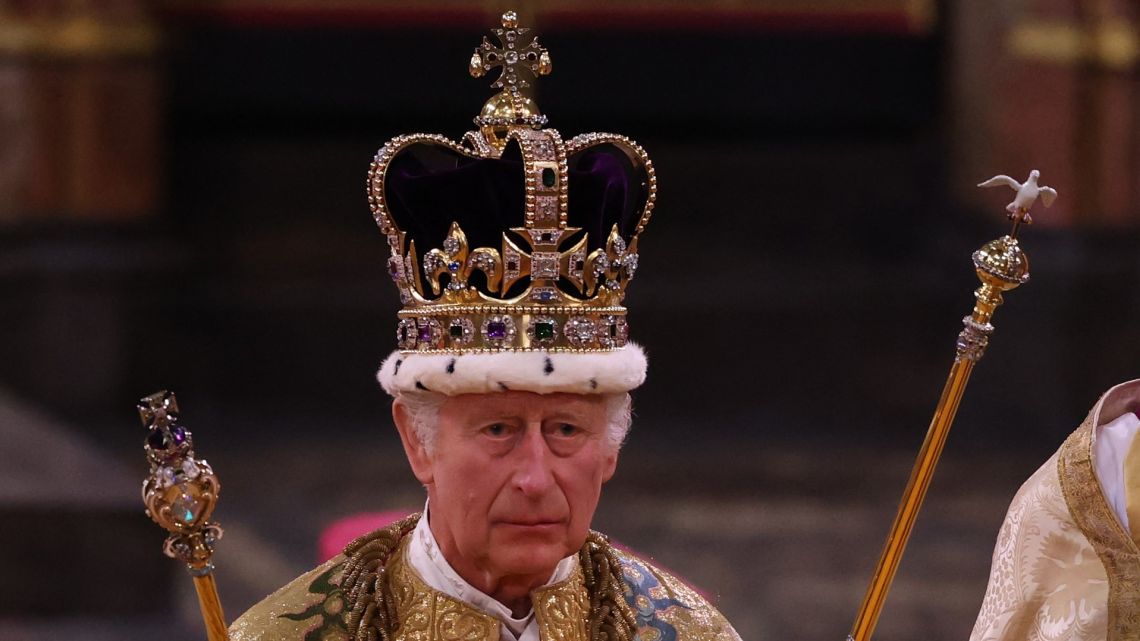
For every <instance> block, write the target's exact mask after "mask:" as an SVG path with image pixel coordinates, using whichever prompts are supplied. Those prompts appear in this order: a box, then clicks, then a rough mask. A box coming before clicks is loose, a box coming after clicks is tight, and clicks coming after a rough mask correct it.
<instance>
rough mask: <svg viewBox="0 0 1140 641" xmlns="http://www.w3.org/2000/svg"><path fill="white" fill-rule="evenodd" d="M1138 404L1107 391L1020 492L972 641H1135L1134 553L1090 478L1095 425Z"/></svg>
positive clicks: (1133, 392)
mask: <svg viewBox="0 0 1140 641" xmlns="http://www.w3.org/2000/svg"><path fill="white" fill-rule="evenodd" d="M1138 406H1140V381H1132V382H1129V383H1124V384H1122V385H1118V386H1116V387H1114V388H1112V389H1110V390H1109V391H1108V392H1107V393H1106V394H1105V395H1104V396H1102V397H1101V399H1100V400H1099V401H1098V402H1097V404H1096V405H1095V406H1094V407H1093V409H1092V411H1091V412H1090V413H1089V416H1088V418H1086V419H1085V421H1084V423H1082V424H1081V426H1080V427H1079V428H1077V430H1076V431H1075V432H1073V433H1072V435H1070V436H1069V438H1068V439H1067V440H1066V441H1065V442H1064V444H1063V445H1061V448H1060V449H1059V450H1058V451H1057V453H1056V454H1054V455H1053V456H1052V458H1050V459H1049V460H1048V461H1047V462H1046V463H1045V465H1043V466H1042V467H1041V468H1040V469H1039V470H1037V472H1036V473H1034V474H1033V476H1031V477H1030V478H1029V480H1028V481H1026V482H1025V484H1024V485H1023V486H1022V487H1021V489H1020V490H1019V491H1018V492H1017V495H1016V496H1015V497H1014V499H1013V502H1012V504H1011V505H1010V508H1009V512H1008V513H1007V515H1006V518H1005V522H1004V523H1003V524H1002V527H1001V530H1000V531H999V533H998V539H997V545H996V546H995V548H994V554H993V566H992V568H991V570H990V580H989V586H988V588H987V590H986V596H985V599H984V600H983V602H982V608H981V611H980V612H979V614H978V620H977V622H976V623H975V624H974V631H973V634H972V635H971V636H970V640H971V641H1086V640H1088V641H1092V640H1094V639H1095V640H1097V641H1123V640H1125V639H1129V640H1135V639H1140V549H1138V548H1137V545H1136V542H1135V541H1133V539H1132V537H1131V535H1130V534H1129V533H1128V532H1127V531H1126V530H1125V529H1124V527H1123V526H1122V525H1121V523H1120V521H1119V519H1117V517H1116V515H1115V513H1114V512H1113V511H1112V508H1111V507H1110V506H1109V503H1108V501H1107V500H1106V498H1105V494H1104V491H1103V489H1102V487H1101V485H1100V482H1099V481H1098V479H1097V476H1096V472H1095V465H1094V458H1093V444H1094V441H1095V439H1096V428H1097V426H1099V425H1104V424H1106V423H1109V422H1110V421H1112V420H1114V419H1116V418H1117V417H1119V416H1121V415H1122V414H1124V413H1125V412H1127V411H1131V410H1132V409H1133V408H1136V407H1138Z"/></svg>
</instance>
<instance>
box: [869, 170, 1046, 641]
mask: <svg viewBox="0 0 1140 641" xmlns="http://www.w3.org/2000/svg"><path fill="white" fill-rule="evenodd" d="M1037 173H1038V172H1036V171H1034V172H1033V173H1031V175H1030V180H1028V181H1026V185H1029V184H1030V183H1032V188H1033V190H1034V192H1033V193H1032V197H1025V196H1023V193H1024V192H1025V190H1026V185H1022V184H1021V183H1017V182H1016V181H1014V180H1013V179H1010V178H1008V177H1006V176H999V177H996V178H993V179H990V180H989V181H986V182H984V183H982V184H981V185H979V186H982V187H990V186H994V184H1004V185H1009V186H1011V187H1013V185H1017V186H1016V187H1014V189H1020V190H1021V191H1019V195H1018V198H1017V199H1015V200H1014V202H1012V203H1010V205H1009V207H1007V208H1006V209H1007V211H1009V218H1010V219H1011V220H1012V221H1013V229H1012V230H1011V231H1010V233H1009V234H1008V235H1006V236H1002V237H1001V238H998V239H997V240H994V241H991V242H989V243H987V244H985V245H984V246H983V247H982V248H981V249H979V250H978V251H976V252H974V254H973V261H974V269H975V271H976V272H977V275H978V279H979V280H981V281H982V286H981V287H979V288H978V289H977V290H975V291H974V298H975V299H976V302H975V303H974V310H973V312H971V314H970V315H969V316H967V317H965V318H964V319H962V324H963V325H964V326H965V327H964V328H963V329H962V332H961V333H960V334H959V335H958V343H957V353H956V356H955V358H954V364H953V365H952V366H951V367H950V375H949V376H948V377H947V379H946V385H945V387H943V388H942V397H941V398H939V399H938V406H937V407H936V408H935V410H934V418H933V419H931V421H930V428H929V429H928V430H927V432H926V439H925V440H923V442H922V447H921V448H920V449H919V451H918V457H917V459H916V460H915V462H914V468H913V469H912V470H911V473H910V480H908V481H907V484H906V489H905V490H904V491H903V495H902V500H901V501H900V502H899V509H898V513H897V514H896V515H895V521H894V524H893V525H892V526H891V530H890V533H888V534H887V540H886V543H885V544H884V545H883V552H882V555H881V556H880V557H879V564H878V565H877V566H876V567H875V573H874V574H873V575H872V576H871V583H870V585H868V586H867V594H866V596H864V597H863V605H862V606H860V608H859V614H858V616H857V617H856V618H855V624H854V625H853V626H852V627H851V634H850V635H848V637H847V639H848V641H869V640H870V638H871V635H872V634H873V633H874V632H875V624H876V623H878V621H879V615H880V614H881V613H882V610H883V604H884V602H885V601H886V599H887V592H888V591H889V590H890V588H891V582H892V581H893V580H894V578H895V572H896V571H898V568H899V562H900V561H902V556H903V552H904V551H905V550H906V544H907V540H908V539H909V538H910V534H911V530H912V529H913V528H914V522H915V520H916V519H917V518H918V511H919V510H920V509H921V508H922V502H923V500H924V499H925V498H926V491H927V490H928V489H929V488H930V481H931V479H932V478H933V477H934V468H935V467H936V466H937V465H938V459H939V457H940V456H942V448H943V446H944V445H945V444H946V437H947V436H948V435H949V434H950V426H951V425H953V423H954V416H955V414H957V412H958V405H959V403H961V402H962V395H963V394H964V393H965V391H966V383H968V382H969V380H970V373H971V372H972V371H973V370H974V366H975V365H977V363H978V361H979V360H981V358H982V356H983V355H984V354H985V350H986V346H987V345H988V343H989V337H990V334H992V333H993V331H994V328H993V325H991V324H990V319H991V318H993V315H994V311H995V310H996V309H997V307H998V306H999V305H1001V304H1002V293H1003V292H1007V291H1010V290H1012V289H1014V288H1016V287H1017V286H1018V285H1021V284H1022V283H1024V282H1026V281H1027V280H1029V260H1028V259H1027V258H1026V256H1025V254H1024V253H1023V252H1022V251H1021V247H1020V246H1019V245H1018V242H1017V232H1018V231H1019V229H1020V228H1021V226H1022V225H1023V224H1026V225H1028V224H1030V223H1032V218H1030V216H1029V208H1030V207H1031V206H1032V204H1033V201H1034V200H1035V199H1036V197H1037V193H1036V190H1037V189H1038V187H1037V185H1036V178H1037ZM998 178H1002V179H1007V180H1005V181H998V182H997V183H995V182H994V181H997V180H998ZM1009 183H1013V184H1012V185H1010V184H1009ZM1047 189H1049V188H1047V187H1046V188H1042V192H1043V193H1044V190H1047ZM1049 192H1051V195H1050V196H1049V197H1047V198H1046V199H1043V200H1045V203H1046V206H1048V205H1049V204H1051V203H1052V198H1053V197H1055V196H1056V193H1055V192H1052V190H1049Z"/></svg>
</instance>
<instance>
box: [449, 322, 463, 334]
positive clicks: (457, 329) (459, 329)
mask: <svg viewBox="0 0 1140 641" xmlns="http://www.w3.org/2000/svg"><path fill="white" fill-rule="evenodd" d="M448 331H449V332H450V333H451V337H452V338H463V326H462V325H460V324H458V323H456V324H455V325H452V326H451V327H449V328H448Z"/></svg>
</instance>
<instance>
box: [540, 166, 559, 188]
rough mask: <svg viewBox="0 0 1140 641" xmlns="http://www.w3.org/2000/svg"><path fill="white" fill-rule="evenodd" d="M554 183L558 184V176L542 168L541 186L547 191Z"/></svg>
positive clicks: (546, 168)
mask: <svg viewBox="0 0 1140 641" xmlns="http://www.w3.org/2000/svg"><path fill="white" fill-rule="evenodd" d="M556 182H558V174H555V173H554V170H553V169H551V168H550V167H543V169H542V186H543V187H546V188H547V189H549V188H551V187H553V186H554V183H556Z"/></svg>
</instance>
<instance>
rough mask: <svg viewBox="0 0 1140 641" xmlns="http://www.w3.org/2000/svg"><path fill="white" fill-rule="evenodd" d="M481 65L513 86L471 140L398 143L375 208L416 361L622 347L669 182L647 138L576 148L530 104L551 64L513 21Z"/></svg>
mask: <svg viewBox="0 0 1140 641" xmlns="http://www.w3.org/2000/svg"><path fill="white" fill-rule="evenodd" d="M492 34H493V35H494V36H496V37H497V39H498V40H499V42H500V44H499V45H497V46H496V45H494V44H492V43H491V42H490V41H489V40H488V39H487V38H486V37H485V38H484V39H483V42H482V44H481V45H480V46H479V47H477V48H476V49H475V52H474V54H472V57H471V61H470V64H469V71H470V73H471V75H472V76H475V77H480V76H482V75H484V74H486V73H487V72H489V71H492V70H494V69H496V68H500V67H501V73H500V75H499V77H498V78H497V79H496V81H495V82H494V83H493V84H492V87H494V88H496V89H501V91H500V92H499V93H498V94H497V95H496V96H494V97H493V98H491V100H489V101H488V102H487V104H486V105H485V106H484V108H483V110H482V113H481V114H480V116H479V117H477V118H476V119H475V122H476V124H477V125H478V126H479V130H477V131H469V132H467V133H466V134H465V135H464V136H463V138H462V140H461V141H460V142H455V141H452V140H450V139H448V138H446V137H444V136H441V135H438V134H409V135H403V136H398V137H396V138H393V139H392V140H390V141H388V142H387V143H386V144H385V145H384V146H383V147H382V148H381V149H380V150H379V151H378V152H377V154H376V157H375V159H374V160H373V162H372V165H371V168H370V171H369V174H368V200H369V204H370V207H371V209H372V213H373V216H374V217H375V219H376V223H377V225H379V227H380V229H381V231H382V232H383V233H384V234H385V235H386V236H387V238H388V245H389V248H390V249H391V258H389V260H388V272H389V275H390V276H391V277H392V280H393V281H394V282H395V283H396V286H397V288H398V289H399V291H400V298H401V302H402V303H403V304H404V309H403V310H401V311H400V312H399V316H400V321H399V324H398V327H397V341H398V343H399V347H400V349H401V350H402V351H405V352H428V353H441V352H442V353H467V352H483V351H506V350H513V351H520V350H521V351H536V350H545V351H552V352H560V351H568V352H579V351H609V350H615V349H619V348H621V347H623V346H624V345H625V343H626V340H627V337H628V326H627V324H626V320H625V319H626V309H625V307H623V306H622V301H623V299H624V296H625V290H626V287H627V286H628V284H629V282H630V280H632V278H633V276H634V273H635V272H636V270H637V265H638V236H639V235H640V233H641V232H642V231H643V230H644V228H645V225H646V224H647V223H648V221H649V218H650V215H651V214H652V212H653V204H654V201H655V198H656V190H657V185H656V177H655V175H654V171H653V165H652V163H651V162H650V160H649V157H648V156H647V155H646V153H645V151H644V150H643V149H642V148H641V146H640V145H638V144H637V143H636V142H634V141H632V140H630V139H628V138H626V137H624V136H620V135H616V134H607V133H590V134H583V135H579V136H576V137H574V138H571V139H569V140H563V139H562V137H561V136H560V135H559V133H558V131H557V130H555V129H546V128H544V127H545V125H546V117H545V116H543V115H542V114H540V113H539V111H538V108H537V106H536V105H535V103H534V100H533V98H532V97H531V96H530V95H529V94H530V92H531V91H532V90H533V85H532V84H531V83H530V82H529V81H528V78H529V79H531V80H533V79H534V78H537V77H538V76H540V75H546V74H548V73H550V70H551V62H550V56H549V54H548V53H547V51H546V49H545V48H544V47H542V46H541V45H539V44H538V39H537V38H536V37H533V36H532V34H531V33H530V30H529V29H526V28H521V27H519V26H518V20H517V17H516V16H515V15H514V12H508V13H506V14H504V15H503V17H502V28H501V29H494V30H492Z"/></svg>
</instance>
